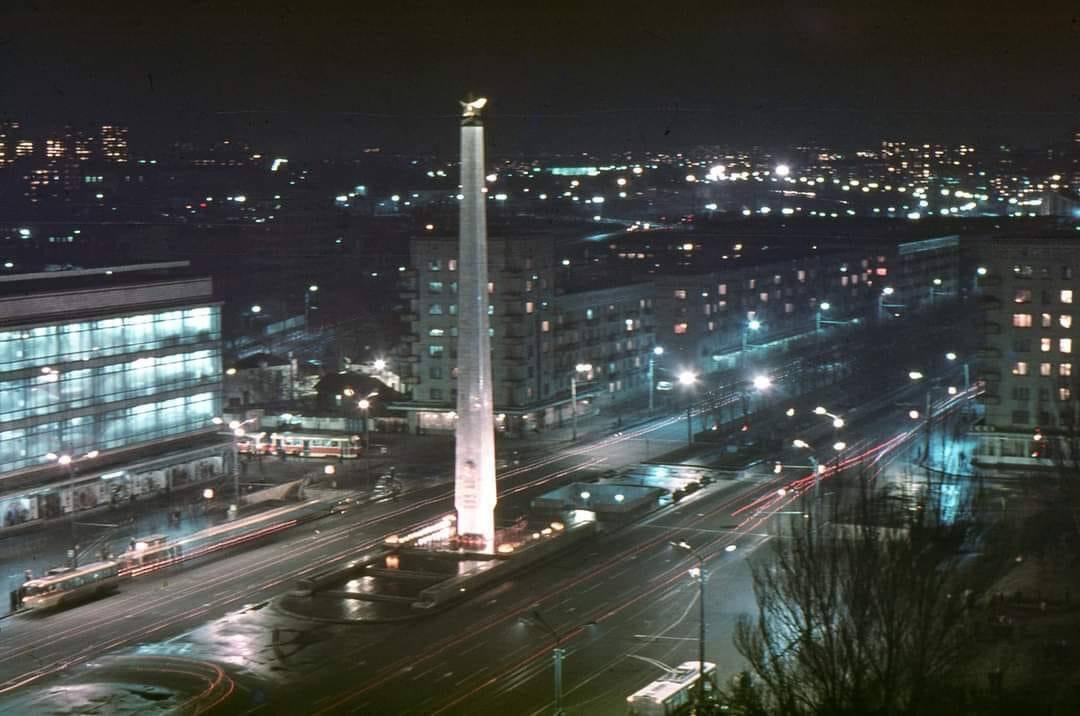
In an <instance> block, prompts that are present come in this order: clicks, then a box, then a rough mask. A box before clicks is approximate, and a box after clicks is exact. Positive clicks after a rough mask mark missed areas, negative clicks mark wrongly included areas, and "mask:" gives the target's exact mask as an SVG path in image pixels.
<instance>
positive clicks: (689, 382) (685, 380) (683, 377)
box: [679, 370, 697, 447]
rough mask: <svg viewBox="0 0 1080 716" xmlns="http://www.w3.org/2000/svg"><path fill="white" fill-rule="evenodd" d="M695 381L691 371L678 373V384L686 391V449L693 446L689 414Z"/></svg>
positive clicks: (691, 420) (690, 416)
mask: <svg viewBox="0 0 1080 716" xmlns="http://www.w3.org/2000/svg"><path fill="white" fill-rule="evenodd" d="M696 380H697V376H696V375H695V374H694V373H693V371H689V370H684V371H683V372H682V373H679V384H680V385H681V386H682V387H683V388H685V389H686V447H693V446H694V426H693V415H692V413H691V412H690V409H691V407H693V404H694V401H693V396H692V395H691V393H690V391H691V390H692V389H693V387H694V382H695V381H696Z"/></svg>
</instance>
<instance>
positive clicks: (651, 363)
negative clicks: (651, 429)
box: [649, 346, 664, 415]
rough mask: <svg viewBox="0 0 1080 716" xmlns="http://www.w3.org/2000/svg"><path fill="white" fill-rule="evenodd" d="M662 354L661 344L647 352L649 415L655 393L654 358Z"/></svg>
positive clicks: (651, 410)
mask: <svg viewBox="0 0 1080 716" xmlns="http://www.w3.org/2000/svg"><path fill="white" fill-rule="evenodd" d="M662 355H664V347H663V346H653V349H652V353H650V354H649V415H652V412H653V403H654V401H655V397H654V396H655V394H656V367H655V364H656V359H657V358H659V357H660V356H662Z"/></svg>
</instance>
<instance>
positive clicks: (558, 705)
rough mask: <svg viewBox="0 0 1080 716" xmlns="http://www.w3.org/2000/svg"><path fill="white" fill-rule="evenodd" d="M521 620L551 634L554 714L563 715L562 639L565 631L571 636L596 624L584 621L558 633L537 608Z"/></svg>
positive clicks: (564, 651)
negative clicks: (552, 645) (529, 615)
mask: <svg viewBox="0 0 1080 716" xmlns="http://www.w3.org/2000/svg"><path fill="white" fill-rule="evenodd" d="M521 621H522V622H523V623H525V624H527V625H529V626H534V627H539V628H541V629H543V630H544V631H546V632H547V633H548V634H550V635H551V638H552V641H553V642H554V644H555V647H554V648H553V649H552V651H551V655H552V665H553V666H554V676H555V711H554V715H555V716H564V715H565V713H566V712H565V711H563V707H562V664H563V659H565V658H566V650H565V649H563V648H562V642H563V639H564V638H565V637H566V635H567V633H569V634H570V635H571V636H572V635H573V634H575V633H576V632H578V631H580V630H582V629H584V628H585V627H590V626H596V622H595V621H589V622H585V623H584V624H579V625H578V626H577V627H575V628H573V629H569V630H566V631H565V632H564V633H562V634H560V633H559V632H557V631H556V630H555V627H553V626H551V624H549V623H548V621H547V620H546V619H544V615H542V614H541V613H540V610H539V609H534V610H533V613H532V617H531V618H530V619H524V618H523V619H522V620H521Z"/></svg>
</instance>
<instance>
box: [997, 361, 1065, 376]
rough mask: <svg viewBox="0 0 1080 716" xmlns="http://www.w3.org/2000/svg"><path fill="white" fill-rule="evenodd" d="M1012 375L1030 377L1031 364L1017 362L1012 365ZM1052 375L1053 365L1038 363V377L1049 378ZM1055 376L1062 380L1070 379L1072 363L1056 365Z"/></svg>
mask: <svg viewBox="0 0 1080 716" xmlns="http://www.w3.org/2000/svg"><path fill="white" fill-rule="evenodd" d="M1012 374H1013V375H1030V374H1031V364H1030V363H1028V362H1027V361H1017V362H1016V363H1014V364H1013V368H1012ZM1053 374H1054V364H1053V363H1040V364H1039V375H1040V376H1043V377H1049V376H1052V375H1053ZM1057 374H1058V375H1059V376H1061V377H1063V378H1067V377H1071V376H1072V374H1073V373H1072V363H1058V367H1057Z"/></svg>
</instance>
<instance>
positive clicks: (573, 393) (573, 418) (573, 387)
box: [570, 363, 592, 442]
mask: <svg viewBox="0 0 1080 716" xmlns="http://www.w3.org/2000/svg"><path fill="white" fill-rule="evenodd" d="M591 372H592V365H591V364H589V363H578V364H577V365H576V366H574V372H573V373H571V374H570V424H571V428H570V436H571V438H570V439H571V440H572V441H573V442H577V376H578V373H581V374H587V373H591Z"/></svg>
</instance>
